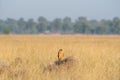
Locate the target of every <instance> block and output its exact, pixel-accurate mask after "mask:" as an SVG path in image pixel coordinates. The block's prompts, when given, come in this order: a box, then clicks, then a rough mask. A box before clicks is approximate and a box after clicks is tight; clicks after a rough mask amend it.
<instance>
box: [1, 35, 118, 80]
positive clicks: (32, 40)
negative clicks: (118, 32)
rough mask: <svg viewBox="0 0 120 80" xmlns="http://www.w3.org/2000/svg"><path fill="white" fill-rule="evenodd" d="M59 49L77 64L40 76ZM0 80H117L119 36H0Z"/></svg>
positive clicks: (54, 59)
mask: <svg viewBox="0 0 120 80" xmlns="http://www.w3.org/2000/svg"><path fill="white" fill-rule="evenodd" d="M60 48H62V49H63V50H64V54H65V57H68V56H73V57H74V59H75V60H76V62H77V64H76V65H75V66H74V67H72V69H70V70H65V69H63V70H59V71H54V72H50V73H49V72H48V73H43V69H44V67H45V66H47V65H48V64H53V63H54V61H56V60H57V52H58V50H59V49H60ZM0 80H120V36H96V35H95V36H82V35H74V36H71V35H64V36H60V35H8V36H5V35H1V36H0Z"/></svg>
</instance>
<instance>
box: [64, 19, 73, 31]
mask: <svg viewBox="0 0 120 80" xmlns="http://www.w3.org/2000/svg"><path fill="white" fill-rule="evenodd" d="M62 33H73V24H72V21H71V18H70V17H65V18H64V19H63V26H62Z"/></svg>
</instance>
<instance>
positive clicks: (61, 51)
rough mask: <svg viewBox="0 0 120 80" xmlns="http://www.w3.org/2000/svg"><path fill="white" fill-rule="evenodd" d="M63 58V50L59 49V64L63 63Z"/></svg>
mask: <svg viewBox="0 0 120 80" xmlns="http://www.w3.org/2000/svg"><path fill="white" fill-rule="evenodd" d="M63 56H64V53H63V49H59V51H58V61H59V62H61V60H62V58H63Z"/></svg>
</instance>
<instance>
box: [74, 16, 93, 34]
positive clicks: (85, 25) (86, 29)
mask: <svg viewBox="0 0 120 80" xmlns="http://www.w3.org/2000/svg"><path fill="white" fill-rule="evenodd" d="M91 27H92V26H91V24H90V23H89V22H88V20H87V19H86V18H85V17H80V18H79V19H78V20H77V21H76V22H75V24H74V32H75V33H83V34H89V33H91Z"/></svg>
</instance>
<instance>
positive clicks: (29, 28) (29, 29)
mask: <svg viewBox="0 0 120 80" xmlns="http://www.w3.org/2000/svg"><path fill="white" fill-rule="evenodd" d="M37 32H38V31H37V28H36V23H35V22H34V20H33V19H29V20H28V22H27V23H26V33H29V34H35V33H37Z"/></svg>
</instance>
